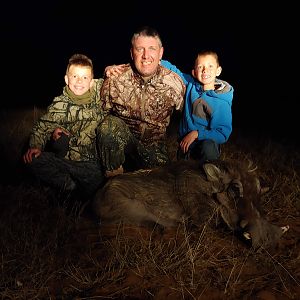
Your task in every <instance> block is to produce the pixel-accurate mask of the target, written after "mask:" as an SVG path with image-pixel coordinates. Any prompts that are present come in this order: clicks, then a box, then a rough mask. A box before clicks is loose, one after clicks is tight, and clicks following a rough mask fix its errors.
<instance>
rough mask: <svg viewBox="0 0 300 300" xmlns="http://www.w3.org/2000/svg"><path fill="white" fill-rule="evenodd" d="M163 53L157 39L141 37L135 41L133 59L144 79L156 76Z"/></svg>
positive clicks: (132, 51) (132, 50)
mask: <svg viewBox="0 0 300 300" xmlns="http://www.w3.org/2000/svg"><path fill="white" fill-rule="evenodd" d="M163 51H164V50H163V47H161V46H160V43H159V40H158V39H157V38H154V37H149V36H139V37H137V38H136V39H135V40H134V41H133V45H132V48H131V58H132V60H133V63H134V65H135V67H136V69H137V71H138V72H139V74H140V75H141V76H142V77H143V78H144V79H148V78H150V77H152V76H153V75H154V74H155V72H156V70H157V67H158V65H159V61H160V60H161V58H162V55H163Z"/></svg>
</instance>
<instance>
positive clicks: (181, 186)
mask: <svg viewBox="0 0 300 300" xmlns="http://www.w3.org/2000/svg"><path fill="white" fill-rule="evenodd" d="M261 193H262V189H261V187H260V182H259V180H258V177H257V176H256V175H255V171H254V170H249V168H248V167H247V166H246V164H245V163H241V162H238V161H226V162H222V161H219V162H214V163H206V164H204V165H203V167H202V168H199V166H197V164H196V163H195V162H193V161H179V162H175V163H172V164H170V165H166V166H164V167H160V168H156V169H152V170H140V171H136V172H132V173H124V174H122V175H118V176H116V177H114V178H112V179H110V180H109V181H108V182H107V183H106V184H105V186H104V187H103V189H101V190H99V191H98V192H97V194H96V196H95V199H94V203H93V208H94V211H95V213H96V215H97V216H98V217H100V222H101V223H102V224H103V223H104V224H112V223H119V222H124V223H126V224H136V225H148V226H149V225H151V226H154V225H156V226H163V227H172V226H177V225H178V223H179V222H182V221H183V220H184V221H185V222H188V224H192V225H196V226H200V225H201V224H202V225H203V224H204V223H205V222H207V221H209V220H211V219H213V218H214V216H221V218H222V219H223V221H224V222H225V223H226V224H227V225H228V227H229V228H230V229H231V230H233V231H234V232H238V233H241V236H243V235H244V237H246V238H247V239H249V238H251V239H252V246H253V247H254V248H258V247H260V246H263V247H270V246H274V245H275V244H276V243H277V241H278V240H279V238H280V237H281V236H282V234H283V233H284V232H285V231H287V230H288V228H289V227H288V226H285V227H279V226H276V225H273V224H271V223H269V222H268V221H267V220H266V219H265V218H264V217H263V215H262V213H261V210H260V208H259V203H260V195H261Z"/></svg>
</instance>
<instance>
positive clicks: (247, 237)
mask: <svg viewBox="0 0 300 300" xmlns="http://www.w3.org/2000/svg"><path fill="white" fill-rule="evenodd" d="M243 236H244V237H245V239H246V240H251V234H250V233H249V232H244V233H243Z"/></svg>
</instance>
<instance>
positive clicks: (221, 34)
mask: <svg viewBox="0 0 300 300" xmlns="http://www.w3.org/2000/svg"><path fill="white" fill-rule="evenodd" d="M178 2H179V3H178ZM235 2H236V1H235ZM1 14H2V18H1V21H0V22H1V41H2V42H1V44H2V46H1V51H2V62H1V64H2V67H3V68H2V71H1V73H2V76H3V78H2V90H3V93H2V97H1V98H2V101H1V106H2V107H10V108H11V107H12V108H15V109H18V108H23V107H31V106H32V107H33V106H34V105H35V106H42V107H45V106H47V105H48V104H50V103H51V101H52V99H53V97H55V96H56V95H59V94H60V93H61V92H62V88H63V86H64V79H63V78H64V74H65V68H66V65H67V62H68V59H69V57H70V56H71V55H72V54H74V53H78V52H80V53H85V54H87V55H88V56H90V57H91V58H92V59H93V62H94V67H95V77H96V78H97V77H102V74H103V70H104V67H105V66H107V65H111V64H118V63H126V62H128V61H129V60H130V55H129V49H130V39H131V35H132V33H133V31H134V30H135V29H136V28H137V27H138V26H140V25H150V26H153V27H155V28H156V29H157V30H158V31H159V32H160V34H161V36H162V40H163V44H164V48H165V52H164V57H163V58H164V59H167V60H169V61H171V62H172V63H173V64H175V65H176V66H177V67H178V68H180V69H181V70H182V71H183V72H186V73H189V72H190V71H191V69H192V66H193V63H194V59H195V54H196V52H197V50H201V49H204V48H205V49H206V48H212V49H214V50H216V51H217V52H218V53H219V56H220V60H221V65H222V67H223V72H222V74H221V76H220V78H221V79H224V80H226V81H228V82H230V83H231V84H232V85H233V87H234V89H235V92H234V100H233V125H234V128H241V129H245V130H247V131H251V132H253V133H255V134H261V133H262V132H265V133H266V134H268V135H270V136H277V135H278V136H279V135H280V136H286V137H289V138H292V139H298V137H297V129H298V127H299V126H298V119H299V117H298V110H299V109H298V108H297V106H298V103H299V93H298V83H297V82H298V78H297V77H298V75H297V65H298V59H299V53H298V49H297V47H298V46H297V44H298V43H299V42H298V38H299V34H298V27H299V26H298V23H299V22H298V19H299V16H297V15H296V14H297V10H296V9H295V7H291V6H290V5H289V4H288V3H278V4H274V3H272V5H268V4H264V6H263V7H262V3H254V2H250V1H241V3H240V4H238V5H237V4H234V5H233V4H232V5H230V4H228V3H227V2H226V1H223V2H220V3H219V2H216V1H206V2H203V1H190V0H185V1H176V2H175V1H174V2H173V1H127V2H118V1H80V2H77V1H54V0H53V1H39V2H30V1H29V2H26V1H22V2H21V1H20V3H18V2H10V3H6V4H5V6H3V7H2V12H1Z"/></svg>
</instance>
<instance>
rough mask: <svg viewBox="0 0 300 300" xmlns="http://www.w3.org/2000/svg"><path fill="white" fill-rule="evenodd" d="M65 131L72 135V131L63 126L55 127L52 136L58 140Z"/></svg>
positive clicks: (66, 133)
mask: <svg viewBox="0 0 300 300" xmlns="http://www.w3.org/2000/svg"><path fill="white" fill-rule="evenodd" d="M63 133H64V134H65V135H67V136H69V135H70V132H68V131H67V130H65V129H62V128H55V129H54V131H53V133H52V138H53V140H54V141H57V140H58V139H59V138H60V137H61V135H62V134H63Z"/></svg>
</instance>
